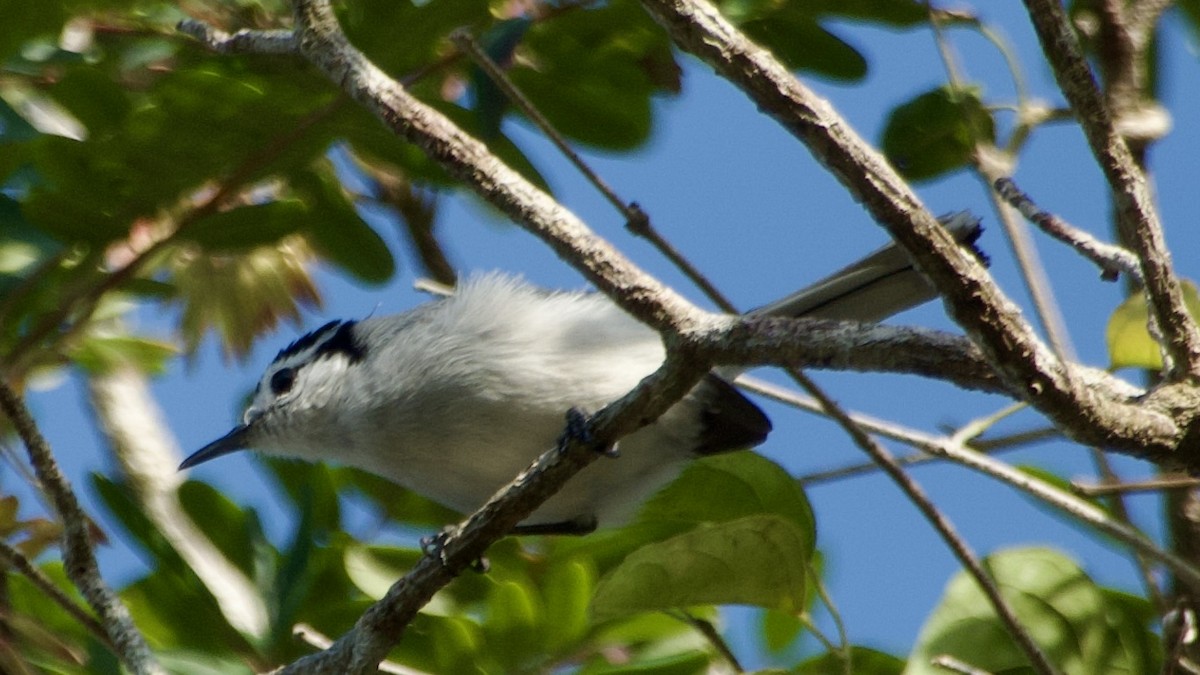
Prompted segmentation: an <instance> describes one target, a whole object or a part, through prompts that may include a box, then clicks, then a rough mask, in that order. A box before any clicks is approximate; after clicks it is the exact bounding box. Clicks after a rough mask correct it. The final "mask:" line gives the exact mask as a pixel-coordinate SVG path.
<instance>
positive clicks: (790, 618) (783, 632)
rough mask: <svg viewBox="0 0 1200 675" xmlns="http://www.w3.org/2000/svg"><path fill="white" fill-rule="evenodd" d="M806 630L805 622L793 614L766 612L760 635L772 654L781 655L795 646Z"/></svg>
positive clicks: (762, 618) (763, 616)
mask: <svg viewBox="0 0 1200 675" xmlns="http://www.w3.org/2000/svg"><path fill="white" fill-rule="evenodd" d="M803 630H804V622H802V621H801V620H800V619H799V618H797V617H796V616H795V615H793V614H789V613H784V612H777V611H774V610H770V609H768V610H765V611H764V612H763V613H762V617H761V623H760V629H759V631H758V634H759V635H760V636H761V637H762V640H763V644H764V645H766V647H767V650H768V651H770V652H771V653H772V654H779V653H781V652H783V651H784V650H785V649H787V648H788V647H790V646H792V645H793V644H795V642H796V639H797V638H799V637H800V633H801V631H803Z"/></svg>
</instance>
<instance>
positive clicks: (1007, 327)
mask: <svg viewBox="0 0 1200 675" xmlns="http://www.w3.org/2000/svg"><path fill="white" fill-rule="evenodd" d="M642 4H643V5H644V6H645V7H646V9H647V10H648V11H649V12H650V14H651V15H652V16H653V17H654V18H655V19H656V20H657V21H658V22H659V23H660V24H662V25H663V26H664V27H665V28H666V29H667V31H668V32H669V33H670V34H671V37H672V38H673V39H674V41H675V43H676V44H677V45H679V46H680V47H681V48H683V49H685V50H687V51H689V52H691V53H692V54H694V55H696V56H697V57H699V58H700V59H701V60H703V61H704V62H705V63H707V64H709V65H710V66H712V67H713V69H714V70H716V72H717V73H718V74H720V75H722V76H723V77H725V78H726V79H728V80H729V81H730V82H732V83H733V84H734V85H736V86H738V87H739V88H741V89H742V91H743V92H745V93H746V95H747V96H749V97H750V99H751V100H753V101H754V103H755V104H756V105H757V106H758V108H759V109H760V110H762V111H763V112H764V113H766V114H768V115H770V116H771V117H772V118H774V119H775V120H776V121H778V122H779V123H780V124H782V125H783V126H784V128H785V129H787V130H788V131H790V132H791V133H792V134H793V135H794V136H796V138H798V139H799V140H801V141H803V142H804V143H805V144H806V145H807V146H808V147H809V149H810V150H811V151H812V152H813V154H814V156H815V157H816V158H817V159H818V160H819V161H821V162H822V163H823V164H825V165H826V166H827V167H828V168H829V169H830V171H831V172H832V173H833V174H834V175H835V176H837V178H838V179H839V180H841V182H842V183H843V184H844V185H845V186H846V187H847V189H848V190H849V191H850V192H851V194H853V195H854V196H855V198H856V199H858V200H860V201H861V202H862V203H863V204H864V206H866V208H867V209H868V211H870V212H871V214H872V215H873V216H874V217H875V219H876V220H877V221H879V223H880V224H882V225H883V226H884V227H885V228H887V230H888V232H889V233H890V234H891V235H892V237H893V238H894V239H896V241H898V242H899V243H900V244H901V245H903V246H904V248H905V249H906V250H907V251H908V253H909V255H911V256H912V258H913V260H914V261H915V262H916V263H917V265H918V266H919V267H920V269H921V271H922V272H924V273H925V274H926V275H927V276H928V277H929V279H930V281H931V282H933V283H934V285H935V286H936V287H937V288H938V289H939V290H940V291H941V293H942V296H943V299H944V301H945V304H946V307H947V311H948V312H949V313H950V315H951V317H952V318H953V319H954V320H955V321H956V322H957V323H958V324H959V325H960V326H962V327H963V328H964V329H965V330H966V331H967V333H968V334H969V335H970V336H971V338H972V340H973V341H974V342H975V343H976V344H977V345H979V347H980V349H981V350H982V352H983V355H984V356H985V358H986V359H987V361H988V363H989V364H991V366H992V368H993V369H994V370H995V371H996V373H997V374H998V375H999V376H1000V377H1001V379H1003V380H1004V382H1005V383H1006V385H1007V388H1008V389H1009V391H1012V392H1020V394H1019V397H1020V398H1022V399H1023V400H1025V401H1028V402H1029V403H1030V404H1031V405H1033V406H1034V407H1036V408H1037V409H1038V410H1040V411H1041V412H1042V413H1043V414H1045V415H1046V416H1047V417H1049V418H1050V419H1051V420H1052V421H1054V422H1055V424H1057V425H1058V426H1060V427H1061V428H1062V429H1063V430H1064V432H1065V433H1067V434H1068V435H1070V436H1072V437H1073V438H1075V439H1076V440H1079V441H1080V442H1084V443H1089V444H1093V445H1098V446H1100V447H1105V448H1114V449H1119V450H1121V451H1123V452H1127V453H1132V454H1135V455H1138V456H1142V457H1147V458H1157V459H1154V460H1153V461H1159V462H1166V463H1185V464H1188V465H1191V464H1192V463H1196V462H1200V457H1197V456H1196V455H1198V454H1200V432H1197V433H1195V434H1194V433H1191V432H1190V429H1186V428H1181V426H1183V427H1191V426H1192V425H1194V424H1195V423H1196V422H1197V416H1196V415H1195V414H1193V413H1192V412H1190V409H1189V408H1188V406H1190V405H1193V404H1195V403H1196V398H1197V397H1196V395H1195V392H1192V391H1188V390H1183V389H1179V388H1175V389H1171V390H1170V391H1161V392H1159V393H1158V394H1157V397H1161V399H1160V400H1156V401H1154V403H1153V405H1151V406H1139V405H1137V404H1134V403H1131V402H1128V401H1123V400H1113V399H1111V398H1108V397H1107V396H1106V395H1103V394H1099V393H1097V392H1096V391H1093V390H1091V389H1090V388H1089V387H1087V386H1086V385H1084V384H1083V383H1082V382H1081V381H1080V377H1079V375H1080V371H1079V370H1078V368H1075V367H1072V366H1071V365H1069V364H1065V363H1063V362H1061V361H1059V360H1058V359H1057V358H1055V356H1054V355H1053V354H1052V353H1051V352H1050V350H1049V349H1047V348H1046V347H1045V345H1043V344H1042V343H1041V341H1040V340H1039V339H1038V337H1037V335H1036V334H1035V333H1034V331H1033V329H1032V328H1031V327H1030V326H1029V325H1028V323H1027V322H1026V321H1025V320H1024V319H1023V317H1022V316H1021V312H1020V310H1019V309H1018V308H1017V306H1016V305H1015V304H1013V303H1012V302H1011V301H1010V300H1009V299H1008V298H1007V297H1006V296H1005V295H1004V294H1003V292H1001V291H1000V289H999V288H998V287H997V286H996V285H995V283H994V282H993V281H992V280H991V278H990V277H989V275H988V274H987V271H986V270H985V269H984V268H983V266H982V265H981V264H980V263H979V262H978V261H977V260H975V259H974V258H973V257H972V256H970V255H968V254H966V253H965V252H964V251H962V249H961V248H960V247H959V246H957V245H956V244H955V243H954V241H953V239H952V238H951V237H950V236H949V234H948V233H947V232H946V231H945V230H944V228H942V227H940V226H939V225H938V224H937V221H936V219H935V218H934V217H933V216H932V214H929V213H928V212H927V211H926V210H925V209H924V207H923V206H922V205H921V203H920V201H919V200H918V198H917V196H916V195H915V194H914V193H913V192H912V190H911V189H910V188H909V187H908V186H907V184H905V183H904V181H903V180H901V178H900V177H899V176H898V175H896V173H895V172H894V171H893V170H892V168H891V167H890V166H888V165H887V163H886V162H885V161H884V159H883V158H882V157H881V156H879V154H878V153H877V152H876V151H875V150H874V149H872V148H871V147H870V146H869V145H868V144H867V143H865V142H864V141H863V140H862V139H861V138H859V137H858V135H857V134H856V133H855V132H854V131H853V130H852V129H851V128H850V126H849V125H848V124H847V123H846V122H845V120H843V119H842V118H841V117H840V116H838V115H837V114H836V113H835V112H834V110H833V109H832V107H831V106H830V105H829V103H828V102H826V101H825V100H824V99H821V98H820V97H818V96H816V95H815V94H814V93H812V92H811V91H809V90H808V89H807V88H806V87H805V86H804V85H803V84H801V83H800V82H799V81H797V80H796V78H795V77H793V76H792V74H791V73H790V72H789V71H788V70H787V69H786V68H785V67H784V66H783V65H782V64H781V63H779V61H777V60H776V59H775V58H774V57H772V56H771V55H770V53H768V52H767V51H766V50H764V49H762V48H761V47H759V46H758V45H756V44H754V43H753V42H752V41H751V40H749V38H747V37H746V36H745V35H743V34H742V33H741V32H740V31H738V30H737V29H736V28H735V27H734V26H733V25H732V24H730V23H729V22H728V21H727V20H725V18H724V17H722V16H721V14H720V12H718V11H717V9H716V8H714V7H713V6H712V5H711V4H709V3H707V2H704V1H703V0H642ZM1176 420H1179V423H1178V424H1177V423H1176ZM1181 445H1183V446H1186V447H1183V448H1181ZM1181 450H1186V452H1181Z"/></svg>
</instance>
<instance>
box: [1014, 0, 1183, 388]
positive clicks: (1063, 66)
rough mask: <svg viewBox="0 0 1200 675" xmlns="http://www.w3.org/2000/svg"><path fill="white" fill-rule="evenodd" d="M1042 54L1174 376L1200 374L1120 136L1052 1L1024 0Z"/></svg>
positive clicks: (1144, 194) (1153, 212)
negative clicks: (1101, 183) (1081, 139)
mask: <svg viewBox="0 0 1200 675" xmlns="http://www.w3.org/2000/svg"><path fill="white" fill-rule="evenodd" d="M1025 6H1026V8H1027V9H1028V10H1029V16H1030V19H1031V20H1032V22H1033V26H1034V29H1035V30H1036V31H1037V34H1038V39H1039V40H1040V41H1041V43H1042V51H1043V52H1045V54H1046V58H1047V59H1048V60H1049V61H1050V64H1051V66H1052V67H1053V68H1054V76H1055V78H1056V79H1057V80H1058V86H1059V87H1060V88H1061V89H1062V92H1063V95H1065V96H1066V98H1067V101H1068V102H1069V103H1070V104H1071V109H1072V110H1074V111H1075V116H1076V118H1077V119H1078V120H1079V125H1080V127H1081V128H1082V129H1083V133H1084V136H1086V137H1087V140H1088V145H1090V146H1091V148H1092V154H1093V155H1095V156H1096V161H1097V162H1099V164H1100V168H1101V169H1102V170H1103V171H1104V176H1105V178H1107V179H1108V183H1109V187H1110V188H1111V190H1112V192H1113V198H1114V203H1115V205H1116V210H1117V226H1118V227H1119V228H1120V231H1121V236H1122V239H1123V240H1124V241H1125V242H1126V243H1127V245H1128V246H1130V247H1131V248H1132V249H1133V251H1134V253H1136V254H1137V257H1138V260H1139V261H1140V263H1141V267H1142V276H1143V278H1144V279H1145V282H1146V293H1147V295H1148V296H1149V299H1150V303H1149V305H1150V308H1151V312H1153V315H1154V317H1155V319H1156V320H1157V322H1158V325H1159V326H1160V327H1161V330H1162V333H1163V336H1164V337H1165V339H1166V345H1165V346H1166V349H1167V351H1168V353H1169V354H1170V355H1171V357H1172V359H1173V360H1174V362H1175V367H1176V369H1177V373H1176V377H1186V378H1189V379H1192V380H1195V379H1197V378H1200V328H1198V327H1197V326H1196V322H1195V321H1194V320H1193V319H1192V317H1191V315H1190V314H1188V311H1187V306H1186V305H1185V304H1184V301H1183V289H1182V288H1181V287H1180V284H1179V278H1178V277H1177V276H1176V275H1175V271H1174V269H1173V268H1172V265H1171V254H1170V251H1169V250H1168V249H1167V244H1166V238H1165V237H1164V236H1163V231H1162V223H1161V222H1160V221H1159V217H1158V211H1157V209H1156V208H1155V206H1154V200H1153V198H1152V197H1151V194H1150V188H1149V186H1148V185H1147V184H1146V176H1145V174H1144V173H1143V172H1142V170H1141V169H1140V168H1139V167H1138V165H1137V162H1136V161H1135V160H1134V157H1133V154H1132V153H1131V152H1130V150H1129V146H1128V145H1127V144H1126V143H1125V138H1124V137H1123V136H1122V135H1121V134H1120V133H1119V131H1118V129H1117V125H1116V123H1115V121H1114V119H1113V116H1112V113H1111V112H1110V111H1109V109H1108V107H1107V106H1106V105H1105V103H1104V98H1103V96H1102V95H1101V93H1100V90H1099V88H1098V87H1097V86H1096V81H1095V79H1094V78H1093V77H1092V72H1091V70H1090V69H1089V68H1088V64H1087V61H1086V60H1085V59H1084V57H1083V50H1082V48H1081V46H1080V44H1079V39H1078V37H1077V36H1076V35H1075V32H1074V31H1073V30H1072V29H1071V26H1070V23H1069V20H1068V18H1067V15H1066V11H1065V10H1064V9H1063V6H1062V3H1061V2H1060V1H1059V0H1025Z"/></svg>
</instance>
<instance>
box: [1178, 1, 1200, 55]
mask: <svg viewBox="0 0 1200 675" xmlns="http://www.w3.org/2000/svg"><path fill="white" fill-rule="evenodd" d="M1175 6H1176V7H1178V8H1179V14H1180V15H1182V17H1183V20H1184V23H1185V24H1187V27H1188V28H1189V29H1191V33H1192V44H1193V45H1195V44H1197V43H1198V42H1200V0H1178V1H1177V2H1176V3H1175Z"/></svg>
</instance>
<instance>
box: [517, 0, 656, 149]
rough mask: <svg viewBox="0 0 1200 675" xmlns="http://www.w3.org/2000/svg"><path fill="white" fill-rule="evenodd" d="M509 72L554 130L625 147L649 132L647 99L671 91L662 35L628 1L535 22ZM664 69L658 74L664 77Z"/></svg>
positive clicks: (606, 145)
mask: <svg viewBox="0 0 1200 675" xmlns="http://www.w3.org/2000/svg"><path fill="white" fill-rule="evenodd" d="M518 54H519V55H521V56H523V57H524V58H522V59H519V60H518V62H519V63H520V62H528V63H529V64H530V65H528V66H526V65H519V66H516V67H514V68H512V69H511V70H510V71H509V76H510V78H511V79H512V80H513V82H514V83H515V84H516V85H517V86H518V87H519V88H520V89H521V90H522V91H523V92H524V93H525V95H526V96H527V97H528V98H529V99H530V100H531V101H532V102H533V104H534V105H535V106H536V107H537V109H538V110H539V111H540V112H541V113H542V114H543V115H545V116H546V118H547V119H549V120H550V123H551V124H552V125H553V126H554V127H555V128H556V129H558V131H559V132H561V133H562V134H564V135H566V136H567V137H570V138H573V139H575V140H577V141H579V142H582V143H586V144H589V145H594V146H596V147H601V148H605V149H610V150H628V149H631V148H633V147H635V146H637V145H639V144H641V143H644V142H645V141H646V139H647V138H648V137H649V135H650V131H651V128H652V124H651V112H652V110H651V97H652V96H654V95H658V94H664V93H670V92H672V91H674V90H675V88H674V86H675V78H672V77H671V76H670V72H671V71H672V70H673V69H676V68H678V66H676V65H675V62H674V57H673V55H672V52H671V50H670V44H669V42H668V41H667V38H666V35H665V34H664V33H663V31H662V30H661V29H659V28H658V26H656V25H655V24H654V23H653V22H652V21H651V20H650V18H649V17H648V16H647V15H646V13H645V11H643V10H642V8H641V7H640V6H639V5H638V3H637V2H635V1H634V0H612V1H611V2H606V3H603V4H598V5H594V6H589V7H577V8H575V9H572V10H570V11H564V12H562V13H561V14H559V15H557V16H555V17H554V18H553V19H551V20H547V21H541V22H538V23H537V24H535V25H534V26H533V27H532V28H531V29H530V31H529V33H528V35H527V36H526V37H525V40H524V41H523V42H522V45H521V49H520V50H519V51H518ZM664 75H665V76H664Z"/></svg>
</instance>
